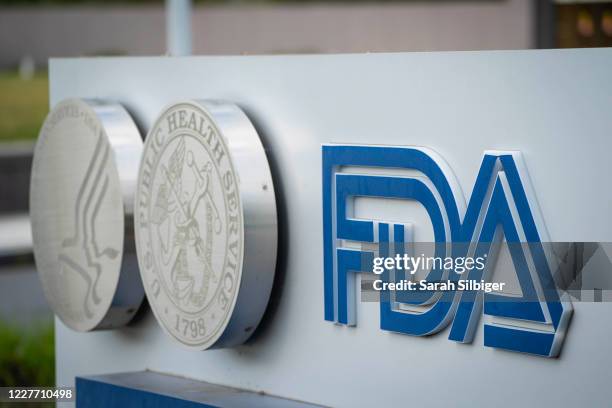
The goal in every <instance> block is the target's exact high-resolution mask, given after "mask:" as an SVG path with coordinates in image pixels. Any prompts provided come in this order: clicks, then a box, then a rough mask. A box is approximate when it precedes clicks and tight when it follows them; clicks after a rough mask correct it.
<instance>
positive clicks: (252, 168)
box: [134, 101, 277, 350]
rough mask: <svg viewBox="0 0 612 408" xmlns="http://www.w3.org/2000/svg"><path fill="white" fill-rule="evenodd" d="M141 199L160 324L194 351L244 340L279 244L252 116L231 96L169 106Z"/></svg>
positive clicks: (144, 264) (149, 155)
mask: <svg viewBox="0 0 612 408" xmlns="http://www.w3.org/2000/svg"><path fill="white" fill-rule="evenodd" d="M136 198H137V200H136V204H135V210H134V213H135V215H136V219H135V230H136V246H137V250H138V251H137V252H138V260H139V264H140V271H141V275H142V280H143V283H144V287H145V290H146V293H147V298H148V300H149V303H150V305H151V308H152V309H153V312H154V314H155V316H156V318H157V320H158V321H159V323H160V324H161V326H162V327H163V329H164V330H165V331H166V333H168V334H169V335H170V336H171V337H173V338H174V339H176V340H177V341H178V342H179V343H181V344H183V345H185V346H187V347H188V348H190V349H197V350H205V349H208V348H220V347H231V346H235V345H238V344H241V343H243V342H244V341H245V340H246V339H247V338H248V337H249V336H250V335H251V334H252V333H253V331H254V330H255V327H257V324H258V323H259V321H260V319H261V317H262V315H263V313H264V311H265V308H266V306H267V303H268V298H269V294H270V290H271V287H272V282H273V279H274V272H275V265H276V250H277V214H276V201H275V195H274V186H273V183H272V176H271V173H270V168H269V165H268V161H267V158H266V154H265V151H264V148H263V146H262V143H261V140H260V139H259V136H258V135H257V132H256V130H255V129H254V127H253V125H252V124H251V122H250V121H249V119H248V118H247V116H246V115H245V114H244V113H243V112H242V110H240V108H239V107H238V106H236V105H234V104H231V103H225V102H213V101H186V102H179V103H176V104H173V105H170V106H169V107H168V108H166V109H165V110H164V111H163V112H162V113H161V115H160V116H159V117H158V119H157V121H156V122H155V124H154V125H153V127H152V128H151V130H150V131H149V134H148V136H147V139H146V142H145V147H144V152H143V159H142V162H141V167H140V172H139V177H138V187H137V193H136Z"/></svg>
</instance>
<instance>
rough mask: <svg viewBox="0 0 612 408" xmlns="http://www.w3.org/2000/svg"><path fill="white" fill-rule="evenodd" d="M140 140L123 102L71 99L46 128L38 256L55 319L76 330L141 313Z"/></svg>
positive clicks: (34, 201)
mask: <svg viewBox="0 0 612 408" xmlns="http://www.w3.org/2000/svg"><path fill="white" fill-rule="evenodd" d="M142 145H143V142H142V137H141V135H140V132H139V131H138V128H137V127H136V125H135V123H134V121H133V120H132V118H131V117H130V115H129V113H128V112H127V111H126V110H125V109H124V108H123V107H122V106H121V105H120V104H118V103H115V102H107V101H101V100H93V99H66V100H63V101H61V102H59V103H58V104H57V105H56V106H55V107H54V108H53V109H52V110H51V112H50V113H49V115H48V116H47V118H46V119H45V122H44V124H43V127H42V128H41V131H40V134H39V137H38V141H37V143H36V147H35V149H34V157H33V161H32V175H31V185H30V217H31V224H32V238H33V244H34V257H35V261H36V266H37V269H38V273H39V277H40V279H41V283H42V286H43V291H44V293H45V296H46V298H47V300H48V303H49V304H50V306H51V308H52V309H53V311H54V312H55V314H56V315H57V316H58V317H59V318H60V319H61V320H62V321H63V322H64V324H65V325H66V326H68V327H70V328H72V329H73V330H76V331H82V332H85V331H92V330H103V329H113V328H117V327H120V326H123V325H125V324H127V323H128V322H129V321H130V320H131V319H132V318H133V316H134V315H135V314H136V312H137V311H138V308H139V307H140V304H141V303H142V300H143V298H144V289H143V287H142V282H141V281H140V276H139V273H138V262H137V259H136V252H135V245H134V234H133V220H132V210H133V197H134V189H135V182H136V176H137V174H138V164H139V161H140V157H141V153H142Z"/></svg>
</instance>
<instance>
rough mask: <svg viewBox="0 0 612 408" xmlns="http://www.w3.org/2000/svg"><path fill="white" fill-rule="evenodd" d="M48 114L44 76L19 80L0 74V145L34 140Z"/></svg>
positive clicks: (42, 74)
mask: <svg viewBox="0 0 612 408" xmlns="http://www.w3.org/2000/svg"><path fill="white" fill-rule="evenodd" d="M48 111H49V82H48V80H47V73H46V72H44V73H37V74H36V75H35V76H34V77H33V78H32V79H21V78H20V77H19V76H18V75H17V73H15V72H3V73H0V142H2V141H9V140H24V139H35V138H36V137H37V136H38V131H39V130H40V127H41V126H42V123H43V121H44V120H45V116H46V115H47V112H48Z"/></svg>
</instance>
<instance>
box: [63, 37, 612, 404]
mask: <svg viewBox="0 0 612 408" xmlns="http://www.w3.org/2000/svg"><path fill="white" fill-rule="evenodd" d="M611 69H612V50H609V49H608V50H606V49H590V50H567V51H518V52H513V51H510V52H461V53H414V54H368V55H335V56H334V55H332V56H289V57H280V56H279V57H194V58H180V59H172V58H164V57H160V58H123V59H105V58H104V59H70V60H54V61H52V63H51V102H52V104H55V103H56V102H58V101H59V100H61V99H63V98H66V97H69V96H78V97H104V98H114V99H117V100H118V101H120V102H122V103H123V104H125V106H126V107H127V108H128V109H129V110H130V111H131V113H132V114H133V115H134V116H135V119H136V120H137V122H139V124H140V125H141V127H142V129H143V130H147V129H148V128H149V127H150V126H151V124H152V122H153V120H154V119H155V117H156V115H157V114H158V113H159V111H160V110H161V109H162V107H163V106H164V105H166V104H168V103H169V102H172V101H174V100H177V99H184V98H189V97H193V98H220V99H227V100H230V101H234V102H237V103H238V104H239V105H240V106H241V107H242V108H243V109H245V110H246V111H247V112H248V114H249V115H250V117H251V119H252V120H253V121H254V123H255V124H256V125H257V127H258V130H259V131H260V133H261V134H262V135H263V136H264V137H265V139H266V142H267V145H268V148H269V155H270V157H271V158H272V160H273V162H274V164H275V168H276V170H277V174H276V176H277V179H276V182H277V187H278V190H279V191H280V193H281V194H282V195H283V197H284V203H285V205H286V211H287V214H288V220H286V221H288V222H289V225H288V226H287V228H286V231H287V235H286V236H285V239H286V240H287V245H286V247H287V250H286V253H285V255H284V257H285V259H284V261H283V263H284V264H285V265H286V268H284V270H281V273H284V278H283V285H282V287H277V288H276V289H275V292H274V293H273V297H274V303H275V304H276V306H275V307H273V308H272V310H270V311H269V312H268V313H267V315H266V317H265V319H266V320H265V321H264V324H262V327H260V329H259V331H258V332H257V334H256V338H255V339H254V340H253V341H252V342H251V343H250V344H248V345H245V346H242V347H240V348H237V349H234V350H216V351H206V352H191V351H187V350H183V349H181V348H180V347H179V346H177V345H176V344H174V342H172V341H171V340H170V339H169V338H168V337H167V336H166V335H164V333H163V332H162V330H161V329H160V328H159V327H158V326H157V323H156V322H155V320H154V319H153V316H152V315H151V313H150V312H148V313H147V314H146V315H145V317H144V318H142V319H141V320H140V321H139V322H138V323H136V324H135V325H133V326H132V327H128V328H125V329H122V330H118V331H113V332H104V333H86V334H77V333H74V332H72V331H70V330H68V329H66V328H65V327H64V326H62V324H61V323H57V325H56V326H57V332H56V333H57V334H56V335H57V372H58V383H60V384H62V385H64V384H70V383H72V381H73V379H74V376H75V375H81V374H101V373H111V372H118V371H127V370H141V369H145V368H148V369H153V370H159V371H162V372H169V373H176V374H181V375H185V376H188V377H193V378H197V379H201V380H206V381H210V382H212V383H218V384H224V385H231V386H234V387H240V388H247V389H250V390H257V391H260V390H262V391H265V392H268V393H270V394H275V395H280V396H284V397H290V398H295V399H300V400H305V401H310V402H315V403H321V404H326V405H333V406H346V407H349V406H364V405H375V406H383V405H385V404H387V405H395V406H398V405H407V404H408V403H410V405H414V406H423V405H425V406H430V405H432V404H434V402H436V403H437V404H440V405H442V404H445V403H446V404H448V405H452V406H457V405H458V406H466V407H468V406H473V405H474V404H475V403H476V402H477V401H480V402H481V403H482V404H483V405H484V404H492V405H495V406H496V407H516V406H522V405H525V404H527V405H530V406H538V405H546V406H550V405H557V406H566V407H571V406H581V405H582V404H583V403H584V402H585V401H588V403H589V405H592V406H598V405H599V406H603V405H608V404H609V369H610V366H612V353H610V342H609V339H610V338H611V337H612V323H611V321H610V318H609V316H610V313H611V312H612V305H611V304H609V303H600V304H592V303H591V304H587V303H581V304H576V305H575V312H574V317H573V321H572V323H571V325H570V330H569V334H568V336H567V339H566V341H565V345H564V349H563V351H562V353H561V357H560V358H559V359H544V358H539V357H534V356H530V355H522V354H518V353H512V352H505V351H499V350H493V349H490V348H485V347H483V346H482V342H483V339H482V330H481V329H479V330H478V332H477V336H476V339H475V341H474V344H471V345H462V344H456V343H454V342H451V341H449V340H447V335H448V331H444V332H442V333H440V334H438V335H435V336H432V337H428V338H415V337H409V336H404V335H401V334H393V333H389V332H383V331H380V329H379V317H378V305H377V304H375V303H360V304H358V311H357V312H358V316H359V318H358V326H357V327H355V328H351V327H341V326H336V325H334V324H331V323H329V322H326V321H324V320H323V270H322V262H323V259H322V247H323V245H322V226H321V170H320V169H321V144H322V143H341V142H348V143H368V144H372V143H377V144H394V145H421V146H428V147H430V148H433V149H434V150H436V151H437V152H438V153H440V154H441V155H442V156H443V157H444V158H445V159H446V160H447V161H448V163H449V164H450V166H451V167H452V168H453V170H454V171H455V173H456V175H457V177H458V179H459V182H460V183H461V186H462V188H463V191H464V192H466V194H468V195H469V194H470V193H471V190H472V185H473V183H474V179H475V177H476V172H477V170H478V168H479V165H480V160H481V156H482V153H483V151H484V150H487V149H518V150H521V151H522V152H523V155H524V158H525V161H526V165H527V168H528V170H529V174H530V176H531V178H532V183H533V186H534V188H535V190H536V194H537V198H538V202H539V205H540V208H541V210H542V213H543V216H544V218H545V222H546V225H547V227H548V230H549V233H550V236H551V238H552V240H554V241H611V240H612V216H611V215H610V208H611V204H612V188H609V186H608V185H607V184H608V183H607V182H608V180H609V175H610V174H612V161H611V160H610V158H609V155H610V153H609V152H610V151H611V150H612V138H611V135H612V114H611V111H610V107H612V81H610V80H609V78H610V72H611ZM374 210H375V209H373V208H370V209H369V210H368V211H374ZM380 210H381V211H380V213H384V208H380ZM281 222H282V220H281ZM281 239H282V237H281Z"/></svg>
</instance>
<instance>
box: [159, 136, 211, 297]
mask: <svg viewBox="0 0 612 408" xmlns="http://www.w3.org/2000/svg"><path fill="white" fill-rule="evenodd" d="M212 170H213V168H212V164H211V163H210V162H208V163H206V164H204V165H203V166H202V167H198V165H197V163H196V162H195V159H194V155H193V151H191V150H188V149H186V147H185V138H183V137H181V138H180V140H179V142H178V145H177V147H176V148H175V149H174V151H173V152H172V154H171V155H170V158H169V160H168V162H167V166H166V165H165V164H163V163H162V164H160V168H159V169H158V171H161V173H162V174H161V177H162V178H161V180H162V181H161V184H160V186H159V189H158V191H157V195H156V198H155V207H154V210H153V214H152V217H151V221H152V223H153V224H154V228H155V229H156V231H157V235H158V239H159V244H160V248H161V260H162V262H163V264H164V266H166V267H168V268H169V269H170V276H169V278H170V279H169V281H170V285H171V288H170V289H171V292H172V296H173V297H174V299H175V301H177V303H179V304H182V305H190V306H192V307H196V308H197V307H202V306H203V305H204V303H205V300H206V296H207V293H208V290H209V287H210V283H211V281H212V282H213V283H216V282H218V278H217V277H216V276H215V273H214V270H213V267H212V250H213V237H214V236H215V235H219V234H220V233H221V228H222V227H221V219H220V216H219V211H218V209H217V207H216V206H215V203H214V201H213V199H212V197H211V193H210V187H211V172H212ZM202 205H203V210H204V212H203V214H204V217H205V218H204V220H205V223H204V224H205V225H204V230H202V226H201V225H200V221H201V219H202V216H201V214H202V213H198V214H196V213H197V212H198V210H199V209H200V207H201V206H202Z"/></svg>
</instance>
